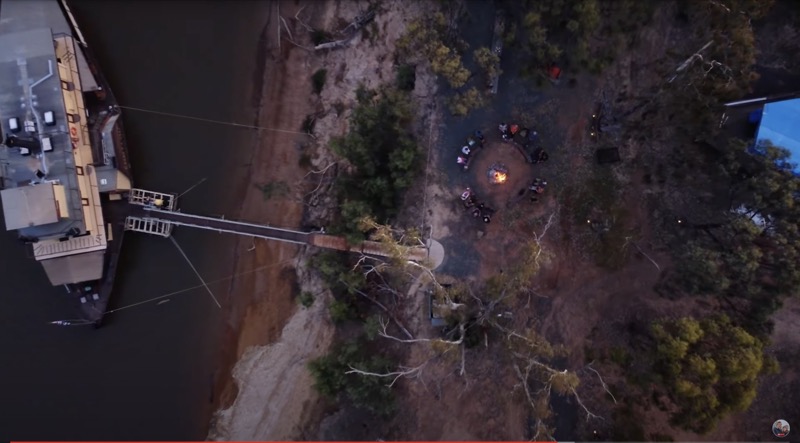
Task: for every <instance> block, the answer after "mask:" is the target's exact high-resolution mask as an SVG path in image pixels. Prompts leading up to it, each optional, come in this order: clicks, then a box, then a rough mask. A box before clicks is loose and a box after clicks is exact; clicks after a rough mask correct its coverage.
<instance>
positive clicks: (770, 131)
mask: <svg viewBox="0 0 800 443" xmlns="http://www.w3.org/2000/svg"><path fill="white" fill-rule="evenodd" d="M767 141H769V142H770V143H772V145H773V146H779V147H782V148H784V149H786V150H788V151H789V154H790V156H789V159H788V161H789V163H791V167H792V170H793V171H794V173H795V174H800V98H793V99H789V100H781V101H775V102H769V103H767V104H765V105H764V110H763V112H762V114H761V123H760V125H759V126H758V130H757V132H756V138H755V146H761V145H763V144H764V143H765V142H767Z"/></svg>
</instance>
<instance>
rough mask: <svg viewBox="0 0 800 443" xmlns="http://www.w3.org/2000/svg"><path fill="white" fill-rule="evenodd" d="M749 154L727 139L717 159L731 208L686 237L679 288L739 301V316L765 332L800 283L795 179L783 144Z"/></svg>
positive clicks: (797, 183) (799, 184) (798, 207)
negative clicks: (726, 181)
mask: <svg viewBox="0 0 800 443" xmlns="http://www.w3.org/2000/svg"><path fill="white" fill-rule="evenodd" d="M757 150H758V151H760V153H757V154H755V155H753V154H748V153H747V151H746V149H745V144H744V143H743V142H740V141H735V140H734V141H732V142H731V143H730V144H729V145H728V151H727V152H725V155H724V156H723V161H722V162H721V165H722V166H721V167H722V172H723V176H724V177H727V178H728V179H729V180H730V192H731V205H730V206H731V209H733V210H730V211H727V212H726V213H725V214H723V218H722V220H720V222H718V223H713V224H705V225H700V226H699V227H700V230H699V232H700V235H698V236H696V237H694V238H692V239H691V240H689V241H688V242H686V244H685V246H684V247H683V249H682V253H681V256H680V258H681V260H680V262H679V263H680V265H679V270H680V271H681V272H680V274H681V278H682V282H683V285H684V289H685V290H687V291H688V292H690V293H694V294H715V295H720V296H723V297H727V298H736V299H743V301H744V309H740V310H739V315H740V320H741V321H742V322H744V324H745V325H747V326H748V329H750V330H751V331H752V332H757V333H768V332H769V328H768V327H766V328H765V326H768V319H769V315H770V314H772V312H774V311H775V310H776V309H778V308H779V307H780V306H781V301H782V300H783V298H784V297H787V296H796V295H797V294H798V288H800V227H798V221H799V220H800V203H798V196H800V180H798V178H797V177H795V176H794V175H793V174H792V173H791V171H789V170H787V169H786V168H785V167H783V166H782V161H783V160H785V159H786V158H787V156H788V153H787V151H786V150H785V149H782V148H779V147H776V146H773V145H771V144H769V143H767V144H764V145H763V146H760V147H758V149H757Z"/></svg>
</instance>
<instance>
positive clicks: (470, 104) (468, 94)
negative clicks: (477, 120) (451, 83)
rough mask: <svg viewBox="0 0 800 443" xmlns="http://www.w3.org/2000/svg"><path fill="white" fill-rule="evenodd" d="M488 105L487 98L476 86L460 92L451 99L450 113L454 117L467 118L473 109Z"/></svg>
mask: <svg viewBox="0 0 800 443" xmlns="http://www.w3.org/2000/svg"><path fill="white" fill-rule="evenodd" d="M485 104H486V98H485V97H484V96H483V94H481V92H480V91H478V89H477V88H475V87H474V86H473V87H472V88H469V89H467V90H466V91H464V92H463V93H461V92H458V93H456V95H454V96H453V98H451V99H450V112H451V113H452V114H453V115H458V116H465V115H467V114H469V113H470V112H471V111H472V110H473V109H478V108H481V107H483V106H484V105H485Z"/></svg>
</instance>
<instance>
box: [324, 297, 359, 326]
mask: <svg viewBox="0 0 800 443" xmlns="http://www.w3.org/2000/svg"><path fill="white" fill-rule="evenodd" d="M328 313H329V314H330V315H331V320H332V321H333V322H334V323H336V324H339V323H343V322H345V321H347V320H352V319H354V318H355V316H356V311H355V309H353V305H352V304H350V303H348V302H346V301H344V300H334V301H332V302H331V304H330V306H328Z"/></svg>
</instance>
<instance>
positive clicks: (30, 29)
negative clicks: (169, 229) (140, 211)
mask: <svg viewBox="0 0 800 443" xmlns="http://www.w3.org/2000/svg"><path fill="white" fill-rule="evenodd" d="M0 132H2V139H0V189H1V190H0V200H2V212H3V216H4V222H5V227H6V230H8V231H16V233H17V235H18V237H19V239H20V240H21V241H23V242H25V243H27V244H29V245H30V246H31V249H32V255H33V258H34V259H35V260H37V261H38V262H39V263H40V264H41V265H42V267H43V269H44V271H45V274H46V275H47V278H48V279H49V281H50V283H51V284H52V285H54V286H62V285H63V286H64V287H65V288H66V290H67V292H68V294H69V296H70V297H72V298H73V299H74V300H75V303H76V308H77V309H76V310H77V311H78V313H79V316H80V319H78V320H70V321H66V320H65V321H57V322H54V323H53V324H58V325H63V326H71V325H80V324H93V325H95V326H99V325H100V324H101V321H102V319H103V315H104V314H105V312H106V311H107V307H108V302H109V299H110V297H111V293H112V290H113V285H114V276H115V274H116V272H117V263H118V260H119V254H120V250H121V247H122V239H123V233H124V221H125V217H126V211H127V207H128V206H127V205H126V204H125V201H126V199H127V194H128V192H129V191H130V190H131V186H132V183H131V181H132V180H131V179H132V176H131V167H130V160H129V157H128V152H127V146H126V144H125V136H124V130H123V127H122V119H121V112H120V108H119V106H118V104H117V102H116V100H115V98H114V95H113V94H112V92H111V89H110V88H109V85H108V83H107V81H106V79H105V77H104V76H103V75H102V72H101V71H100V70H99V68H98V66H97V63H96V61H95V59H94V57H93V55H92V53H91V50H90V49H89V47H88V45H87V44H86V41H85V40H84V37H83V35H82V33H81V31H80V29H79V28H78V25H77V23H76V22H75V19H74V17H73V15H72V13H71V11H70V9H69V7H68V5H67V4H66V2H65V1H64V0H62V1H58V0H10V1H3V2H2V5H0ZM65 314H66V313H65Z"/></svg>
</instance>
